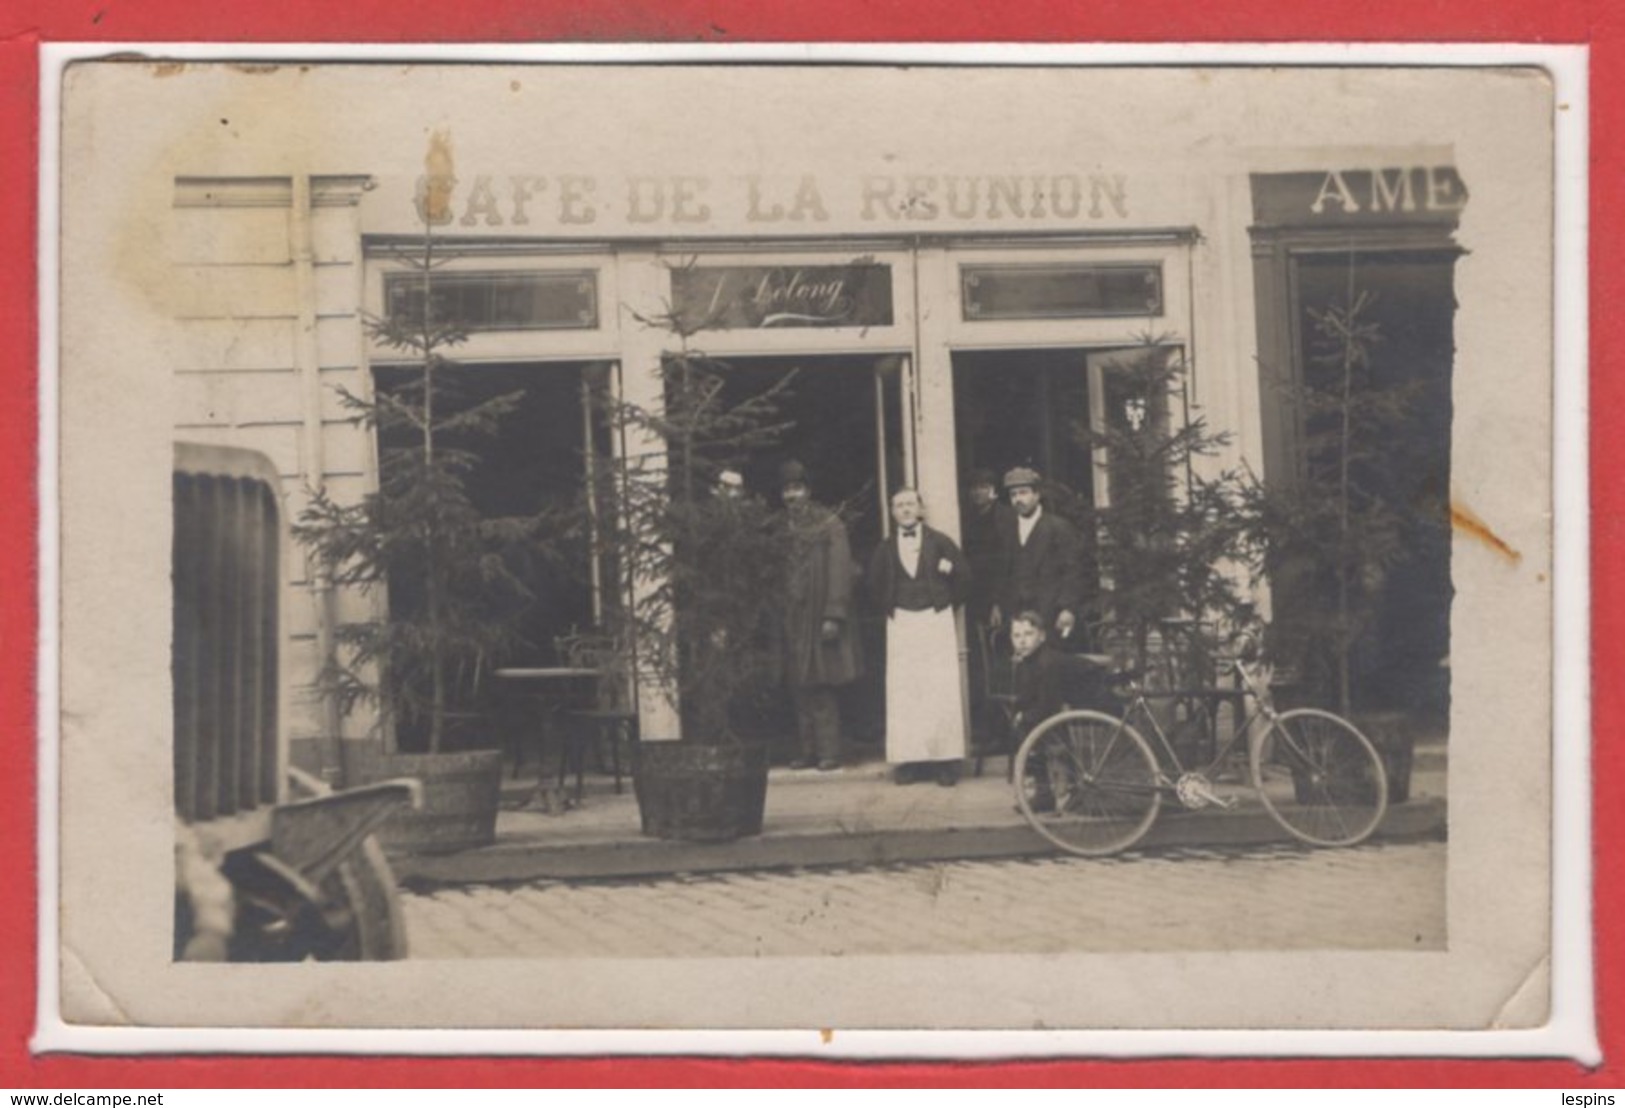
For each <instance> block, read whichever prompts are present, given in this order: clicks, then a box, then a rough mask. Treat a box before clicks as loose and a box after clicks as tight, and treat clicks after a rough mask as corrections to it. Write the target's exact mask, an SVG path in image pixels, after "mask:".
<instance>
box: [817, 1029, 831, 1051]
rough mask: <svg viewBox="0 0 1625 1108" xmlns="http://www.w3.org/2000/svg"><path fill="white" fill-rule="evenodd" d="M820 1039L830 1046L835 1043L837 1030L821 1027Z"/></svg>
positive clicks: (819, 1031) (819, 1030)
mask: <svg viewBox="0 0 1625 1108" xmlns="http://www.w3.org/2000/svg"><path fill="white" fill-rule="evenodd" d="M818 1039H819V1041H820V1042H822V1043H823V1044H824V1045H825V1046H828V1045H829V1044H830V1043H833V1042H834V1041H835V1030H834V1028H830V1027H820V1028H819V1029H818Z"/></svg>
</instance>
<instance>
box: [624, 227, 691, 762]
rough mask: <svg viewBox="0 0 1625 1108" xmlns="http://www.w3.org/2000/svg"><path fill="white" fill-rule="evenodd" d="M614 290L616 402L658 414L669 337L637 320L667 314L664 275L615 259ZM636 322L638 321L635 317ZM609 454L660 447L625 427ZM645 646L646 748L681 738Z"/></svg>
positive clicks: (642, 713) (641, 718)
mask: <svg viewBox="0 0 1625 1108" xmlns="http://www.w3.org/2000/svg"><path fill="white" fill-rule="evenodd" d="M616 267H617V268H616V285H617V287H618V288H619V289H620V293H621V299H622V303H621V305H620V311H621V313H622V317H621V321H620V323H621V372H620V374H619V377H618V379H617V382H616V386H615V387H617V388H619V389H620V399H621V400H622V401H625V402H628V403H632V404H637V405H638V406H640V407H642V408H643V409H644V410H646V411H649V412H659V411H662V410H664V408H665V404H666V390H665V384H664V379H663V377H662V375H661V358H662V356H663V355H664V354H665V352H666V349H667V347H668V345H669V344H670V343H671V342H672V341H674V340H673V336H672V335H671V333H670V332H668V331H664V330H662V329H661V328H660V327H659V326H658V325H656V324H652V323H645V322H643V321H642V320H654V319H658V318H660V317H661V316H662V315H663V314H665V313H666V311H667V310H668V307H667V305H668V301H669V298H670V290H669V287H668V284H667V274H666V270H665V268H664V267H663V266H661V264H660V260H659V259H658V258H657V257H656V256H655V255H654V254H653V253H647V252H640V253H627V254H620V255H617V258H616ZM639 316H641V317H642V320H640V319H639V318H638V317H639ZM615 449H616V450H617V452H618V458H617V460H618V462H619V464H621V465H622V466H623V467H624V466H626V465H628V464H629V460H634V459H639V458H648V457H651V456H656V455H659V454H661V453H662V452H663V451H664V449H665V444H664V442H663V441H662V439H661V437H660V436H659V435H658V434H656V433H655V432H653V431H650V430H648V429H647V428H642V427H627V428H625V430H624V434H622V435H617V436H616V440H615ZM622 479H623V480H642V481H654V480H664V479H665V476H664V470H663V469H658V468H657V470H656V472H654V473H650V472H647V467H645V471H644V472H641V473H638V474H636V475H631V474H628V473H627V472H625V471H624V470H623V473H622ZM625 584H626V586H627V587H628V588H629V589H630V592H631V598H630V602H631V603H632V604H638V603H640V602H641V601H642V600H643V598H644V597H646V596H648V595H649V592H650V590H651V589H652V588H653V587H654V583H653V582H650V581H648V580H646V579H644V578H641V577H638V576H637V575H634V576H633V578H632V580H631V581H629V582H625ZM651 648H652V647H651V645H650V644H648V643H639V644H638V651H639V663H638V665H637V667H636V668H637V672H636V674H635V679H636V683H637V706H638V734H639V737H640V738H641V739H643V740H645V741H648V742H658V741H662V740H674V739H678V738H681V737H682V725H681V717H680V716H679V714H678V705H677V696H676V692H675V690H671V689H667V688H665V687H664V686H663V684H662V683H661V682H660V681H659V680H657V679H656V676H655V671H656V670H657V669H658V668H663V667H650V666H649V665H647V664H645V663H644V662H643V661H642V652H643V651H645V650H649V649H651Z"/></svg>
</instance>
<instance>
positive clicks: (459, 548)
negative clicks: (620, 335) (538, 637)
mask: <svg viewBox="0 0 1625 1108" xmlns="http://www.w3.org/2000/svg"><path fill="white" fill-rule="evenodd" d="M400 260H401V261H402V262H403V263H404V264H406V265H408V266H410V267H411V268H412V270H413V271H414V272H415V274H416V275H417V276H418V278H419V279H420V280H419V281H418V282H417V288H416V290H415V294H414V295H411V296H407V297H404V298H402V299H403V303H402V304H397V305H395V310H392V311H391V312H389V313H388V314H387V315H386V316H385V317H383V318H372V319H369V320H368V321H367V328H368V331H369V333H370V334H371V335H372V337H373V338H374V340H375V341H377V342H378V343H380V344H381V345H383V346H386V347H388V348H389V349H391V350H394V351H398V352H399V353H400V354H401V355H402V356H403V361H404V362H406V363H407V365H405V366H404V367H401V368H400V369H399V370H398V372H397V373H396V374H394V375H391V379H390V381H389V382H388V383H387V385H386V384H385V383H383V382H381V383H380V385H379V387H378V388H376V389H375V390H374V391H373V394H372V395H370V396H358V395H356V394H354V393H353V392H350V391H348V390H344V389H341V390H340V399H341V402H342V403H343V405H344V408H345V410H346V411H348V412H349V413H350V418H351V420H352V421H353V422H355V423H356V424H358V425H360V426H362V427H365V428H367V429H368V430H370V431H374V432H376V433H377V435H378V439H379V443H380V446H379V481H378V489H377V490H376V491H375V492H372V493H370V494H368V495H367V496H365V497H364V498H363V499H362V500H361V501H360V502H358V503H345V502H341V501H340V500H338V499H336V498H335V497H334V496H333V495H332V494H331V493H330V492H329V490H327V489H326V488H325V487H323V488H318V489H314V490H312V492H311V498H310V502H309V506H308V507H307V508H306V509H305V510H304V512H303V513H302V514H301V515H300V518H299V520H298V522H297V524H296V526H295V528H294V535H295V537H296V539H297V540H298V541H299V542H301V543H302V544H303V545H304V546H305V548H306V549H307V550H308V551H309V553H310V555H311V558H312V560H313V561H314V562H315V563H316V564H317V565H318V566H320V567H321V568H322V570H323V571H324V572H325V573H326V574H327V575H328V577H329V578H330V580H331V581H332V582H333V583H334V584H335V585H337V586H340V587H344V586H354V587H357V588H360V589H364V590H371V589H377V590H384V591H385V594H386V595H387V600H388V614H387V615H386V616H384V617H383V618H380V619H368V620H364V621H359V622H353V623H347V624H343V625H341V626H340V627H339V628H337V632H336V634H335V644H336V648H337V649H336V651H335V657H334V658H332V659H329V660H328V661H327V665H326V668H325V672H324V674H323V683H324V688H325V694H326V695H328V696H332V697H335V698H337V700H338V701H339V704H340V707H341V710H342V711H343V712H344V713H348V712H349V711H350V710H351V709H352V708H353V707H354V706H355V705H356V704H357V703H358V702H361V701H366V702H369V703H372V704H374V705H376V707H377V708H378V720H379V725H378V728H377V731H378V737H379V740H380V743H381V749H380V750H379V751H378V752H377V753H369V754H368V755H365V756H363V757H362V758H360V759H352V763H353V764H352V765H351V766H349V767H347V773H348V775H350V776H352V777H354V778H358V779H360V780H361V781H366V780H374V779H389V778H398V777H416V778H419V779H420V780H421V781H422V782H423V784H424V805H423V808H422V809H421V810H420V811H418V812H414V813H403V814H402V815H401V816H399V817H396V818H395V819H393V820H392V821H391V823H390V824H389V825H386V827H385V828H384V831H383V833H382V836H381V837H382V838H383V840H384V842H385V843H386V845H390V846H393V847H394V848H396V849H403V850H424V851H448V850H458V849H463V848H466V847H469V846H475V845H480V844H483V843H488V842H490V841H491V840H492V838H493V837H494V829H495V822H496V812H497V806H498V799H499V794H500V784H501V772H502V755H501V753H500V751H498V750H495V749H481V748H490V747H494V746H496V745H498V744H497V743H496V741H495V737H494V736H493V735H492V734H491V733H490V731H489V724H488V723H487V720H486V713H485V711H484V709H485V707H486V696H487V690H488V679H489V677H490V675H491V672H492V670H493V668H494V667H495V665H497V664H499V661H500V659H501V658H502V657H503V655H504V653H505V652H506V651H508V650H509V649H510V648H511V647H512V646H513V644H514V642H515V638H516V624H517V619H518V617H519V615H520V613H521V612H522V610H523V602H524V600H525V599H526V598H527V597H528V592H527V590H526V588H525V586H524V584H523V582H521V581H520V580H519V579H517V578H516V577H515V576H514V575H513V574H512V573H511V572H510V571H509V569H508V567H507V565H506V563H505V561H504V559H503V557H502V551H503V550H504V549H511V548H512V547H514V546H515V545H516V544H519V543H522V542H528V541H533V540H534V538H535V535H536V520H535V519H531V518H502V519H492V518H485V517H483V516H482V515H481V513H480V511H479V510H478V508H477V507H476V505H475V504H474V502H473V500H472V499H471V497H470V490H469V484H468V476H469V473H470V471H471V470H472V469H473V468H474V467H475V466H476V465H477V463H478V460H479V456H478V453H477V450H476V447H477V446H478V444H479V442H480V441H481V440H482V439H484V438H486V437H488V436H490V435H492V434H494V433H495V431H496V430H497V427H498V425H499V423H500V421H501V420H502V419H503V417H504V416H505V415H507V414H508V413H510V412H511V411H512V410H513V409H514V408H515V406H516V405H517V403H518V401H519V397H520V394H518V393H509V394H506V395H502V396H498V397H494V398H489V399H484V400H478V401H475V402H463V401H462V400H460V399H459V397H458V389H457V380H456V366H455V363H453V362H452V361H450V360H449V359H448V358H447V357H446V355H445V351H446V350H448V349H449V348H451V347H454V346H456V345H457V344H459V343H460V342H462V341H463V340H464V337H465V336H464V333H463V331H462V330H461V328H460V327H459V325H458V323H457V322H456V321H455V320H453V319H448V318H445V317H444V316H443V315H442V314H441V312H440V311H438V310H437V308H438V305H437V301H436V295H435V288H434V272H435V269H436V267H437V266H438V265H439V264H440V262H441V261H442V260H443V259H442V258H439V257H437V256H436V251H435V242H434V238H433V235H432V232H431V231H430V229H429V226H428V224H427V223H426V224H425V233H424V239H423V245H422V249H421V250H420V251H416V252H413V253H409V254H403V255H402V256H401V257H400Z"/></svg>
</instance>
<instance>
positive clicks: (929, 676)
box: [886, 608, 965, 763]
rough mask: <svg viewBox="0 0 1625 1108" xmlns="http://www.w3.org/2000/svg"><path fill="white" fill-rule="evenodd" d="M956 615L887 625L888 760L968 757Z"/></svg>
mask: <svg viewBox="0 0 1625 1108" xmlns="http://www.w3.org/2000/svg"><path fill="white" fill-rule="evenodd" d="M959 700H960V697H959V639H958V636H956V635H955V633H954V611H953V609H952V608H944V609H943V610H942V611H940V612H933V611H930V610H927V611H923V612H905V611H903V610H902V609H898V610H897V611H895V612H894V613H892V616H891V618H890V619H888V620H887V621H886V761H888V762H893V763H901V762H942V761H948V760H950V759H955V758H963V757H965V717H964V713H963V711H962V709H961V706H960V703H959Z"/></svg>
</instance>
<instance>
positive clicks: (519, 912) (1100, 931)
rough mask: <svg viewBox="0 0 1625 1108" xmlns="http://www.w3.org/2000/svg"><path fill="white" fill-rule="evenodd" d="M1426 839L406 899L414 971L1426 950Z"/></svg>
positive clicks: (1435, 888) (1438, 935)
mask: <svg viewBox="0 0 1625 1108" xmlns="http://www.w3.org/2000/svg"><path fill="white" fill-rule="evenodd" d="M1446 854H1447V845H1446V844H1445V843H1443V842H1437V841H1430V842H1415V841H1412V842H1375V843H1371V844H1367V845H1364V846H1360V847H1354V848H1351V849H1345V850H1310V849H1307V848H1301V847H1297V846H1275V847H1253V848H1249V849H1245V850H1236V849H1230V850H1224V851H1216V850H1202V849H1194V848H1184V849H1174V850H1168V851H1157V852H1147V851H1135V852H1133V853H1130V854H1124V855H1118V856H1115V857H1111V858H1073V857H1064V856H1063V857H1047V858H1034V859H1011V860H1005V861H958V862H938V863H907V864H901V865H892V866H875V867H865V868H859V869H855V868H851V867H839V868H834V869H821V870H788V871H776V872H752V873H723V874H712V875H706V876H690V877H684V878H662V879H655V880H648V881H640V882H624V881H623V882H551V881H545V882H539V883H535V884H529V885H523V886H518V887H512V886H509V887H502V886H491V885H474V886H461V887H443V888H438V889H433V890H424V891H420V892H416V893H411V892H409V893H406V894H404V895H403V897H402V906H403V910H404V912H405V915H406V921H407V928H408V933H409V934H410V936H411V943H412V955H411V956H412V957H413V958H414V959H437V958H482V957H491V958H537V957H540V958H552V957H558V958H572V957H601V958H637V957H677V958H680V957H722V958H726V957H740V958H752V957H798V956H807V957H815V956H835V955H874V954H914V955H932V954H937V955H942V954H969V953H976V954H988V953H995V952H997V953H1012V954H1041V953H1051V952H1059V951H1081V952H1120V951H1122V952H1127V951H1136V952H1148V953H1149V952H1159V951H1221V950H1222V951H1234V950H1270V951H1284V950H1442V949H1444V948H1445V937H1446V936H1445V919H1446V914H1445V859H1446Z"/></svg>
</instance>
